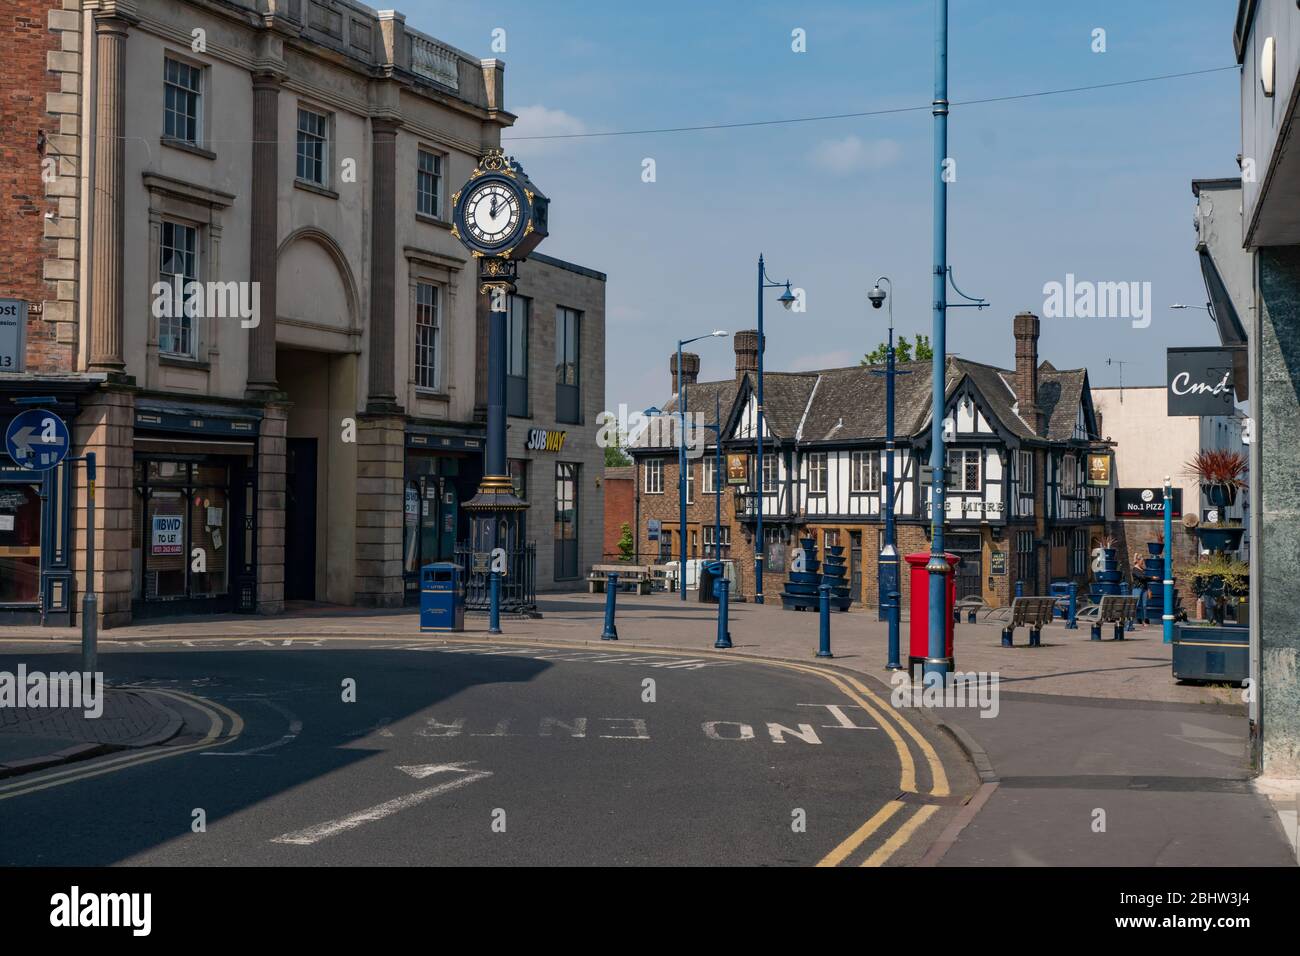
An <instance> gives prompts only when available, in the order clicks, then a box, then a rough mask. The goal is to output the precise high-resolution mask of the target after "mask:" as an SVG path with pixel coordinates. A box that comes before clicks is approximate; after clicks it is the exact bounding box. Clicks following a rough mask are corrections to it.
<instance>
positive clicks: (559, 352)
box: [555, 306, 582, 423]
mask: <svg viewBox="0 0 1300 956" xmlns="http://www.w3.org/2000/svg"><path fill="white" fill-rule="evenodd" d="M581 357H582V313H581V312H579V311H577V310H576V309H566V308H565V307H564V306H560V307H558V308H557V309H556V310H555V420H556V421H560V422H573V423H577V422H580V421H581V420H582V417H581V414H580V408H579V392H578V362H579V360H580V359H581Z"/></svg>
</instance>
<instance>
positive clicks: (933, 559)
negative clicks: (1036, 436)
mask: <svg viewBox="0 0 1300 956" xmlns="http://www.w3.org/2000/svg"><path fill="white" fill-rule="evenodd" d="M934 30H935V50H934V102H933V103H932V104H931V112H932V113H933V114H934V276H933V281H934V327H933V329H932V330H931V336H930V339H931V341H930V345H931V347H932V348H933V350H934V362H933V365H932V366H931V373H930V377H931V379H932V382H931V386H932V389H931V392H932V394H931V403H932V404H931V409H930V471H931V475H932V479H931V485H930V560H929V561H927V562H926V565H925V570H926V571H927V572H928V574H929V577H930V588H929V604H928V607H929V618H930V620H929V625H930V627H929V634H928V637H929V641H928V644H927V648H926V650H927V655H926V659H925V666H924V667H923V668H922V679H923V680H926V681H928V680H929V679H930V678H931V677H932V676H933V677H934V678H936V679H938V680H940V681H942V680H944V678H945V676H946V675H947V673H948V672H949V671H950V670H951V669H952V661H951V660H950V659H949V658H948V646H947V635H948V624H947V620H946V618H947V616H948V606H947V604H948V602H947V598H946V592H947V589H948V576H949V575H950V574H951V573H952V567H951V566H950V565H949V564H948V559H947V557H946V556H945V555H944V551H943V520H944V490H945V485H946V482H947V467H946V461H947V449H946V448H945V447H944V438H943V420H944V409H945V408H946V406H947V388H946V384H947V383H946V381H945V375H944V370H945V368H946V366H947V363H948V357H947V353H946V349H947V344H946V333H947V310H948V308H949V305H948V283H949V282H950V281H952V269H951V267H950V266H949V265H948V168H949V157H948V0H935V20H934ZM953 290H954V291H956V293H957V294H958V295H959V296H961V297H962V298H963V299H966V300H967V301H966V302H964V303H960V302H959V303H954V305H953V307H954V308H955V307H958V306H965V307H967V308H976V309H983V308H987V307H988V305H989V303H988V302H986V301H985V300H983V299H979V298H975V297H973V296H968V295H966V293H964V292H962V291H961V289H958V288H957V284H956V283H955V282H954V283H953Z"/></svg>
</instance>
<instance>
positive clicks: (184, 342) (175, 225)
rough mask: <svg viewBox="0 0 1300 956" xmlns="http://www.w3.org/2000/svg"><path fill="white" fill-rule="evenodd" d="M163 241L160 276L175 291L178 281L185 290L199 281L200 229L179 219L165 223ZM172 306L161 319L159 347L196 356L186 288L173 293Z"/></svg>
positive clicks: (192, 309) (184, 356) (191, 313)
mask: <svg viewBox="0 0 1300 956" xmlns="http://www.w3.org/2000/svg"><path fill="white" fill-rule="evenodd" d="M160 238H161V241H160V242H159V244H158V260H159V261H158V278H159V280H160V281H162V282H165V283H167V284H168V285H169V286H171V288H172V289H173V291H174V290H175V288H176V286H177V284H178V283H179V285H180V287H181V289H182V290H184V288H185V283H187V282H197V281H198V280H199V253H198V245H199V231H198V230H197V229H195V228H194V227H193V226H185V225H182V224H181V223H179V222H170V221H168V220H166V219H164V220H163V222H162V235H161V237H160ZM169 301H170V302H171V307H170V308H169V309H167V310H166V312H165V313H164V314H163V315H162V316H160V317H159V319H158V349H159V350H160V351H161V352H163V353H165V354H167V355H179V356H181V357H182V358H194V357H195V348H194V346H195V341H194V338H195V336H194V318H195V317H194V306H193V305H192V304H191V303H190V301H189V297H188V296H185V295H184V293H183V291H182V295H181V297H179V298H178V297H177V296H175V295H172V297H171V299H170V300H169Z"/></svg>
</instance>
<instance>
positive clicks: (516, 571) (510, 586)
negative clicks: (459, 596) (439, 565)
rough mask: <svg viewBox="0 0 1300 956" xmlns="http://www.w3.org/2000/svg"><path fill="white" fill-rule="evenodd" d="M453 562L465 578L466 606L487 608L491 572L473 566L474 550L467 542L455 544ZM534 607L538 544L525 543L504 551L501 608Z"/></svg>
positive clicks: (516, 610) (521, 610) (515, 610)
mask: <svg viewBox="0 0 1300 956" xmlns="http://www.w3.org/2000/svg"><path fill="white" fill-rule="evenodd" d="M456 563H457V564H459V565H460V576H461V580H462V581H463V582H465V610H467V611H486V610H487V609H488V601H489V598H488V589H489V586H490V585H489V581H490V580H491V576H490V575H489V574H488V572H487V571H484V570H477V571H476V570H475V569H474V550H473V549H472V548H471V547H470V546H469V545H468V544H458V545H457V546H456ZM536 609H537V545H535V544H528V545H525V546H524V547H522V548H513V549H510V550H508V551H507V552H506V573H505V574H504V575H502V577H501V610H502V611H504V612H505V613H507V614H523V613H528V612H531V611H535V610H536Z"/></svg>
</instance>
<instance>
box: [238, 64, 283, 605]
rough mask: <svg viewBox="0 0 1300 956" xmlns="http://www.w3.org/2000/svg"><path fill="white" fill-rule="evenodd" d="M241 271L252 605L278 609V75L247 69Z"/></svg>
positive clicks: (280, 599) (280, 413) (280, 412)
mask: <svg viewBox="0 0 1300 956" xmlns="http://www.w3.org/2000/svg"><path fill="white" fill-rule="evenodd" d="M252 83H253V143H252V148H251V157H250V158H251V169H250V177H249V179H250V182H251V184H252V189H251V195H250V203H249V219H250V224H249V248H250V253H249V272H248V274H249V279H250V281H252V282H254V283H256V284H257V285H256V288H257V290H258V300H259V301H258V307H259V313H258V314H259V316H260V321H259V322H258V325H257V326H256V327H255V328H253V329H250V330H249V334H248V384H247V392H248V396H249V397H250V398H253V399H257V400H259V401H262V402H265V403H266V404H265V406H264V409H263V418H262V424H261V430H260V431H259V433H258V439H257V445H258V447H257V612H258V613H259V614H279V613H280V612H282V611H283V610H284V578H285V571H284V555H285V547H284V535H285V513H284V509H285V504H286V500H287V493H286V489H287V484H286V477H285V476H286V465H287V460H288V459H287V454H288V441H287V438H286V435H287V433H288V406H287V405H286V404H284V401H283V398H284V396H283V395H282V394H281V393H280V390H279V385H278V383H277V381H276V369H275V342H276V275H277V271H278V269H279V263H278V261H277V243H278V233H279V220H278V214H277V205H276V203H277V199H278V191H279V190H278V180H277V176H276V172H277V168H278V167H277V163H278V158H279V148H278V145H277V144H278V141H279V135H280V131H279V130H280V128H279V122H280V121H279V99H280V77H279V76H277V75H275V74H274V73H270V72H265V71H263V72H257V73H254V74H253V77H252Z"/></svg>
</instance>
